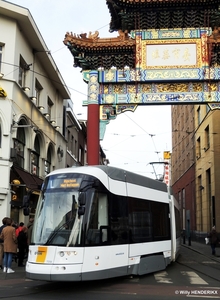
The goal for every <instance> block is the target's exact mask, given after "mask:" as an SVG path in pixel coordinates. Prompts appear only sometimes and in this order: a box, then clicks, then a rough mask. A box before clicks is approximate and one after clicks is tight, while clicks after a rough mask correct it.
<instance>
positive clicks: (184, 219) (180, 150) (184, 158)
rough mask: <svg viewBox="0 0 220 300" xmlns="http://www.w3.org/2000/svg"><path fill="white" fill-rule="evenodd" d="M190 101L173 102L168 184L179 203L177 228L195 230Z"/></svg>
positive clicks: (192, 127)
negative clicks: (179, 103)
mask: <svg viewBox="0 0 220 300" xmlns="http://www.w3.org/2000/svg"><path fill="white" fill-rule="evenodd" d="M194 111H195V109H194V105H173V106H172V108H171V120H172V155H171V170H172V174H171V185H172V189H173V192H174V195H175V198H176V199H177V200H178V202H179V205H180V212H181V213H180V219H181V228H182V230H183V231H186V235H187V236H189V235H190V234H191V231H195V230H196V204H195V203H196V200H195V199H196V195H195V184H196V183H195V145H194V140H195V134H194V132H195V131H194V130H195V121H194Z"/></svg>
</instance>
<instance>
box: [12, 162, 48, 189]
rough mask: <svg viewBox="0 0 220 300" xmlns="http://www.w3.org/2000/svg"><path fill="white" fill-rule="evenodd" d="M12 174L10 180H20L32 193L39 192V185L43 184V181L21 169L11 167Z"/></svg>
mask: <svg viewBox="0 0 220 300" xmlns="http://www.w3.org/2000/svg"><path fill="white" fill-rule="evenodd" d="M12 172H13V173H14V174H12V176H11V177H13V178H12V179H15V178H16V179H20V180H21V181H22V182H23V184H25V185H26V187H27V188H28V189H30V190H31V191H33V192H34V191H35V192H36V191H40V188H41V185H42V183H43V180H42V179H41V178H39V177H38V176H36V175H33V174H31V173H28V172H27V171H25V170H24V169H21V168H19V167H16V166H13V167H12ZM15 173H16V174H15Z"/></svg>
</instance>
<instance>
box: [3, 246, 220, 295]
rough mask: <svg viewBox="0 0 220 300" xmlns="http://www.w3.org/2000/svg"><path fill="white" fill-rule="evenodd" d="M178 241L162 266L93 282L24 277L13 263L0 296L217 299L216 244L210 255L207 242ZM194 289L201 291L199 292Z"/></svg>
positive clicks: (218, 258)
mask: <svg viewBox="0 0 220 300" xmlns="http://www.w3.org/2000/svg"><path fill="white" fill-rule="evenodd" d="M191 244H192V245H191V246H188V245H187V244H185V245H182V247H181V252H180V256H179V258H178V261H177V262H175V263H173V264H171V265H170V266H169V267H168V268H167V269H166V270H164V271H161V272H156V273H153V274H148V275H145V276H133V277H132V276H131V277H124V278H116V279H115V278H114V279H110V280H104V281H96V282H79V283H78V282H75V283H63V282H62V283H57V282H53V283H48V282H44V281H32V280H28V279H26V278H25V270H24V268H18V267H17V266H16V265H15V263H13V264H14V265H13V268H14V270H15V273H13V274H5V273H1V274H0V299H8V300H9V299H14V297H16V299H21V300H23V299H27V300H29V299H30V300H33V299H39V298H40V299H41V300H43V299H47V300H50V299H60V298H63V297H65V299H72V298H73V297H75V299H77V300H78V299H84V300H85V299H89V300H93V299H94V300H95V299H103V297H105V300H108V299H117V300H124V299H126V300H129V299H135V300H137V299H146V297H149V299H154V300H157V299H175V300H176V299H179V298H180V297H195V298H198V296H199V297H200V298H206V297H208V296H209V297H210V296H213V299H220V288H219V286H220V284H219V282H220V248H218V249H217V256H215V257H214V256H212V255H211V254H210V253H211V249H210V246H209V245H205V243H204V244H200V243H196V242H192V243H191ZM198 293H203V294H202V295H200V294H198Z"/></svg>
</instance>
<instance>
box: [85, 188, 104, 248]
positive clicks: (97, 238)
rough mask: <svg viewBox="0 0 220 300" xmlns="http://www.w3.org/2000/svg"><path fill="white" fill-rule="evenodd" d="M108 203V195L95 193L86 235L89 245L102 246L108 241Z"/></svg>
mask: <svg viewBox="0 0 220 300" xmlns="http://www.w3.org/2000/svg"><path fill="white" fill-rule="evenodd" d="M107 226H108V201H107V195H106V194H104V193H98V192H95V194H94V196H93V199H92V203H91V209H90V216H89V225H88V230H87V234H86V244H87V245H100V244H103V243H107V241H108V230H107Z"/></svg>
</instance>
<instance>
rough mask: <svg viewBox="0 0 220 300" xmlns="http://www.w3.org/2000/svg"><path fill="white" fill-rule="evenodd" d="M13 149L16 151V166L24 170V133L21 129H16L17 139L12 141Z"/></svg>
mask: <svg viewBox="0 0 220 300" xmlns="http://www.w3.org/2000/svg"><path fill="white" fill-rule="evenodd" d="M14 148H15V149H16V164H17V165H18V166H20V167H21V168H24V148H25V131H24V128H22V127H21V128H18V131H17V139H16V140H14Z"/></svg>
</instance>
